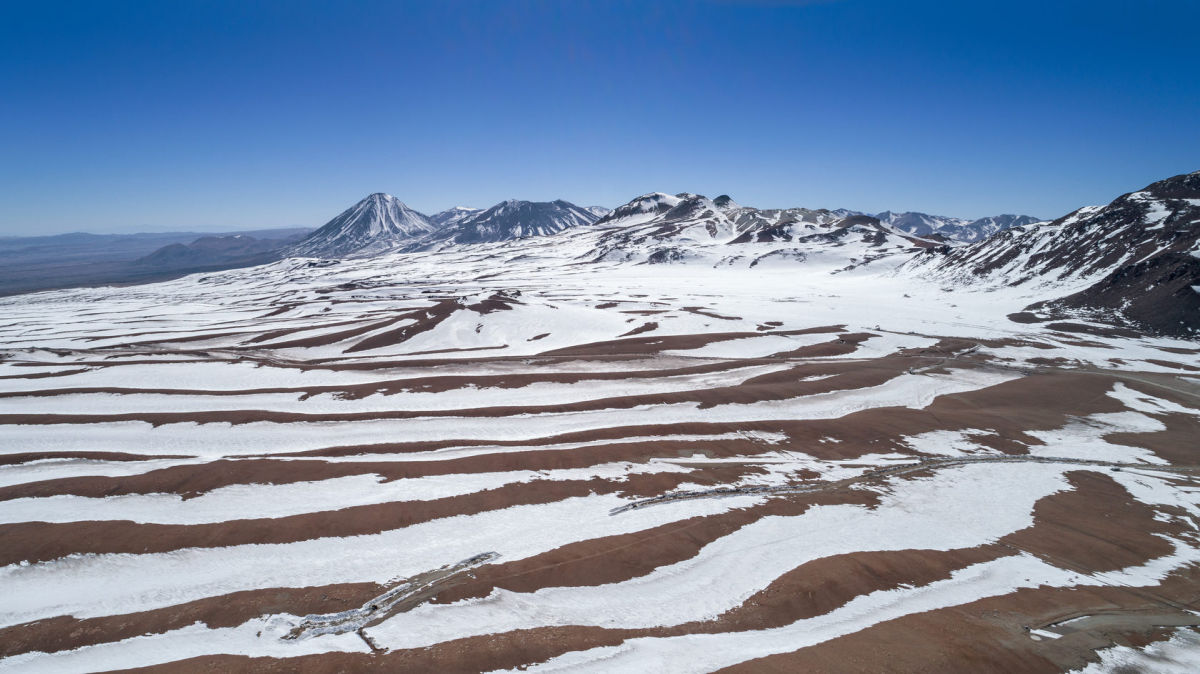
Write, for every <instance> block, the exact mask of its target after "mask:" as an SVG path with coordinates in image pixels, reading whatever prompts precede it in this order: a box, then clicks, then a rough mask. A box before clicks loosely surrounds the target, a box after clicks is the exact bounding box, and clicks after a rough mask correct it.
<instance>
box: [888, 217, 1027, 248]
mask: <svg viewBox="0 0 1200 674" xmlns="http://www.w3.org/2000/svg"><path fill="white" fill-rule="evenodd" d="M875 217H876V218H879V221H880V222H882V223H884V224H887V225H891V226H892V227H895V228H896V229H898V230H900V231H902V232H904V233H906V234H912V235H914V236H923V237H924V236H930V235H933V234H940V235H942V236H944V237H946V238H947V239H950V240H952V241H961V242H963V243H974V242H976V241H982V240H984V239H986V238H988V237H989V236H991V235H993V234H995V233H996V232H999V231H1001V230H1005V229H1008V228H1010V227H1020V226H1024V225H1031V224H1033V223H1035V222H1038V219H1037V218H1035V217H1033V216H1031V215H1011V214H1004V215H994V216H990V217H986V218H979V219H978V220H967V219H965V218H951V217H947V216H944V215H929V214H928V213H916V212H905V213H894V212H892V211H884V212H882V213H878V214H876V216H875Z"/></svg>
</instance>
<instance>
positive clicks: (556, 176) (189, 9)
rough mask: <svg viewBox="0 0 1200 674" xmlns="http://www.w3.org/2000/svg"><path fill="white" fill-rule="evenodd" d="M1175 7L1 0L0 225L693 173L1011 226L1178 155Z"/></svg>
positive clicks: (1188, 77) (611, 196) (159, 225)
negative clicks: (1006, 215) (1012, 215)
mask: <svg viewBox="0 0 1200 674" xmlns="http://www.w3.org/2000/svg"><path fill="white" fill-rule="evenodd" d="M1198 26H1200V2H1196V1H1195V0H1141V1H1139V2H1132V1H1124V0H1122V1H1116V0H1090V1H1087V2H1084V1H1078V2H1075V1H1070V2H1056V1H1055V0H1039V1H1037V2H1022V1H1008V2H984V1H980V2H951V1H949V0H939V1H937V2H933V1H927V0H906V1H900V0H828V1H824V2H811V1H810V2H804V1H795V0H793V1H790V2H789V1H787V0H759V1H754V0H743V1H738V0H724V1H720V0H712V1H708V2H701V1H695V2H682V1H681V2H671V3H651V2H648V1H645V2H642V1H639V2H620V1H617V0H608V1H598V2H586V1H569V0H563V1H561V2H552V1H548V0H547V1H544V2H519V1H513V2H505V1H501V0H489V1H480V2H460V1H454V0H441V1H438V2H433V1H431V2H377V3H376V2H300V1H280V2H214V1H204V2H187V1H184V0H170V1H160V0H155V1H153V2H99V1H88V2H78V3H59V2H53V1H51V0H27V1H22V2H13V1H10V0H0V234H16V235H25V234H43V233H53V232H60V231H79V230H84V231H97V232H100V231H135V230H167V229H209V230H221V229H224V230H228V229H239V228H257V227H271V226H286V225H309V226H317V225H320V224H322V223H323V222H325V221H326V220H328V219H329V218H331V217H333V216H334V215H336V214H337V213H338V212H340V211H341V210H342V209H344V208H346V207H347V206H349V205H350V204H352V203H353V202H355V201H357V200H358V199H359V198H361V197H363V196H365V195H366V194H368V193H371V192H376V191H385V192H389V193H391V194H395V195H396V196H398V197H400V198H401V199H403V200H404V201H406V202H407V203H409V204H410V205H411V206H413V207H414V208H417V209H419V210H423V211H426V212H433V211H437V210H440V209H443V208H447V207H449V206H452V205H456V204H464V205H472V206H488V205H491V204H493V203H495V202H498V201H500V200H502V199H505V198H523V199H532V200H548V199H554V198H563V199H567V200H569V201H573V202H576V203H579V204H581V205H590V204H601V205H607V206H615V205H618V204H620V203H624V202H625V201H628V200H629V199H630V198H632V197H634V196H636V195H638V194H641V193H644V192H648V191H667V192H679V191H692V192H700V193H704V194H708V195H709V196H716V195H718V194H721V193H728V194H730V195H731V196H733V197H734V199H736V200H737V201H739V202H741V203H743V204H747V205H755V206H762V207H777V206H809V207H846V208H854V209H859V210H867V211H878V210H883V209H892V210H923V211H926V212H933V213H940V214H945V215H957V216H964V217H978V216H983V215H988V214H994V213H1000V212H1021V213H1029V214H1032V215H1036V216H1039V217H1052V216H1057V215H1061V214H1063V213H1065V212H1067V211H1069V210H1072V209H1073V208H1075V207H1077V206H1081V205H1084V204H1090V203H1103V202H1107V201H1108V200H1110V199H1111V198H1112V197H1114V196H1116V195H1118V194H1120V193H1122V192H1125V191H1129V190H1132V189H1135V188H1138V187H1141V186H1142V185H1144V184H1146V183H1149V182H1152V181H1154V180H1156V179H1159V178H1163V177H1167V176H1170V175H1174V174H1177V173H1182V172H1187V171H1193V170H1196V169H1200V123H1198V121H1200V75H1198V74H1197V68H1196V64H1197V62H1198V61H1200V53H1198V52H1197V37H1196V36H1197V27H1198Z"/></svg>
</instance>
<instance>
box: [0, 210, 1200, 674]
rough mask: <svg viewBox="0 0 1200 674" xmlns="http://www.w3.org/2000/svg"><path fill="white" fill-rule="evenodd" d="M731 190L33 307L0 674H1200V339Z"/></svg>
mask: <svg viewBox="0 0 1200 674" xmlns="http://www.w3.org/2000/svg"><path fill="white" fill-rule="evenodd" d="M699 199H702V198H697V199H696V200H694V201H695V202H696V203H697V204H699V206H698V208H700V207H702V208H701V210H704V209H708V212H709V214H708V215H697V216H696V218H695V219H694V220H691V221H687V222H685V223H683V224H680V223H674V224H671V223H667V224H671V226H672V227H675V229H673V230H672V233H671V235H670V238H669V239H663V238H662V236H664V235H662V234H661V232H662V231H663V228H664V227H666V226H667V224H664V222H663V221H662V220H661V219H660V218H658V216H657V215H655V213H660V212H662V211H656V210H655V209H657V208H658V207H659V206H660V205H662V206H663V207H664V209H665V208H676V207H678V206H679V204H680V203H682V200H683V198H682V197H670V196H668V195H647V196H646V197H644V198H642V201H641V202H637V204H635V206H637V207H636V208H633V207H631V208H629V209H626V210H625V211H620V210H618V211H617V212H615V215H613V216H608V217H606V218H604V219H602V220H600V221H599V222H598V223H596V224H588V223H589V222H590V221H591V220H594V219H595V215H597V214H593V215H592V217H591V218H590V219H588V218H583V216H579V218H581V219H580V222H579V223H578V224H576V225H575V226H572V227H569V228H567V229H564V230H563V231H560V232H558V233H556V234H553V235H548V236H538V237H530V238H521V239H516V240H512V241H501V242H495V243H480V244H471V245H465V244H455V245H449V244H447V245H445V246H442V247H440V248H439V249H437V250H433V251H425V252H407V253H406V252H398V253H396V252H393V253H389V254H386V255H382V256H378V257H370V258H353V259H343V260H337V261H330V260H317V259H315V258H300V257H296V258H289V259H285V260H283V261H280V262H276V263H273V264H269V265H264V266H260V267H253V268H247V269H238V270H230V271H223V272H217V273H209V274H200V275H193V276H188V277H185V278H181V279H177V280H174V281H168V282H162V283H155V284H151V285H142V286H133V287H121V288H116V287H112V288H107V287H105V288H87V289H74V290H61V291H53V292H43V293H36V294H29V295H20V296H15V297H7V298H0V671H13V672H74V671H78V672H84V671H107V670H113V669H123V668H135V667H150V666H161V667H163V668H164V670H167V669H169V670H171V671H201V670H217V671H235V670H246V669H257V668H267V667H276V668H278V669H280V670H286V671H310V670H316V671H357V670H362V669H372V668H377V669H381V670H384V671H481V670H505V671H507V670H512V671H518V670H520V671H605V672H611V671H629V672H646V671H696V672H708V671H716V670H720V669H723V668H735V669H736V668H738V667H742V668H743V669H742V670H741V671H764V670H789V671H806V670H821V669H822V668H825V667H828V666H829V663H839V662H840V663H851V664H853V667H852V668H851V669H852V670H853V671H880V670H881V669H885V668H887V667H888V666H889V665H892V666H894V667H895V670H896V671H920V670H921V668H922V667H923V666H926V665H929V666H932V665H931V663H940V666H942V668H945V667H946V666H947V663H951V664H954V663H967V664H965V665H964V667H966V668H968V669H970V670H971V671H1016V670H1020V671H1067V670H1070V669H1072V668H1076V669H1081V670H1082V671H1087V672H1107V671H1123V670H1122V669H1121V668H1122V667H1144V668H1146V669H1147V671H1191V670H1190V669H1188V668H1187V666H1188V665H1189V664H1190V665H1191V666H1192V667H1193V668H1194V665H1195V662H1194V660H1195V658H1194V657H1192V656H1193V655H1194V651H1195V647H1196V644H1195V640H1196V637H1195V634H1194V632H1191V631H1189V628H1188V625H1195V624H1200V617H1197V616H1196V614H1193V613H1190V611H1191V610H1192V609H1196V608H1197V607H1196V606H1195V605H1194V604H1193V603H1191V602H1193V600H1194V597H1195V596H1197V595H1196V593H1197V588H1198V584H1197V581H1198V579H1200V577H1198V575H1197V574H1198V569H1200V566H1198V564H1200V483H1198V482H1197V471H1198V470H1200V455H1197V450H1198V449H1200V442H1198V440H1200V377H1198V375H1200V350H1198V349H1197V345H1196V343H1195V342H1192V341H1188V340H1183V339H1172V338H1165V337H1153V336H1147V335H1142V334H1128V333H1126V332H1112V331H1108V330H1106V328H1105V324H1103V323H1099V322H1093V321H1089V320H1088V319H1087V318H1086V317H1085V318H1079V319H1077V320H1076V321H1074V322H1075V323H1077V324H1078V325H1081V326H1083V328H1081V329H1082V330H1084V332H1081V331H1080V330H1081V329H1079V328H1077V329H1064V328H1063V327H1062V326H1061V325H1059V326H1057V327H1056V326H1055V324H1053V323H1049V322H1046V321H1042V322H1032V323H1031V322H1016V321H1015V320H1013V319H1010V318H1009V315H1010V314H1017V313H1018V312H1022V311H1023V310H1024V309H1025V307H1027V306H1028V305H1030V304H1031V303H1032V302H1035V301H1037V300H1039V299H1044V298H1045V297H1046V293H1047V292H1048V291H1047V286H1046V285H1045V284H1040V285H1037V284H1030V285H1028V286H1026V285H1018V286H1015V287H1011V286H1005V285H1003V284H995V283H986V282H985V283H958V282H954V281H953V280H948V278H947V277H946V276H945V275H940V274H933V273H930V272H929V271H928V269H927V267H926V266H922V265H909V264H906V262H908V261H909V260H910V259H912V257H913V256H914V255H919V254H920V253H919V249H920V247H922V246H925V245H926V244H928V242H927V241H923V240H920V239H917V238H915V237H907V238H906V236H905V235H903V233H902V232H899V231H897V230H896V229H895V228H894V227H890V226H889V227H884V228H882V229H871V228H869V227H866V228H864V227H860V226H859V225H854V226H849V227H846V231H844V232H843V231H841V230H838V231H837V232H834V234H836V236H834V235H830V236H827V237H825V234H826V233H827V231H826V230H825V229H822V227H824V226H825V224H828V222H831V221H832V220H831V218H832V216H829V215H828V212H825V213H826V215H811V213H817V212H811V213H810V215H811V218H812V219H811V221H804V220H797V221H796V222H795V223H793V224H792V225H789V226H790V227H792V228H793V229H792V230H790V231H791V233H790V234H789V235H788V236H789V237H790V238H788V239H787V240H762V241H758V240H755V241H743V242H740V243H733V242H734V241H735V240H736V239H737V237H739V236H740V235H741V234H742V233H743V231H742V230H741V229H740V225H739V224H738V222H739V220H738V218H739V217H740V216H739V212H740V211H738V209H739V208H741V207H737V206H736V204H733V205H732V206H722V207H718V206H716V205H712V206H709V205H708V204H713V202H710V201H708V200H704V201H699ZM381 203H382V202H381ZM638 204H640V205H638ZM385 205H386V204H385ZM1152 205H1153V206H1154V207H1155V208H1157V207H1158V206H1159V204H1158V203H1157V202H1155V203H1154V204H1152ZM402 206H403V205H402V204H399V205H395V204H393V205H388V206H387V207H388V209H390V210H388V212H389V213H391V215H390V216H389V217H391V218H392V220H390V221H389V222H390V225H389V226H390V227H393V228H404V227H410V228H411V227H418V229H420V227H421V226H423V225H421V223H420V222H417V221H411V222H410V221H408V220H405V219H404V218H407V217H408V216H407V215H405V212H404V210H403V208H401V207H402ZM722 209H724V210H722ZM718 211H720V213H719V214H717V215H713V214H712V213H716V212H718ZM1153 215H1154V217H1155V218H1156V219H1155V220H1154V222H1155V223H1161V222H1162V221H1163V220H1164V218H1165V217H1166V214H1164V213H1159V212H1158V211H1157V210H1155V211H1154V213H1153ZM402 216H403V217H402ZM771 217H774V218H776V220H775V221H773V222H776V223H777V224H778V223H780V222H783V221H782V220H781V219H780V218H781V217H782V216H780V215H779V214H775V215H772V216H771ZM805 217H809V216H805ZM622 218H624V219H622ZM822 218H824V220H822ZM584 220H587V222H584ZM414 223H415V224H414ZM822 223H825V224H822ZM781 226H782V225H781ZM379 231H380V232H383V231H384V230H379ZM422 231H423V230H422ZM818 235H820V236H818ZM814 237H816V238H814ZM821 237H825V238H821ZM664 246H669V247H670V248H671V250H672V251H673V252H670V254H669V255H668V254H664V253H662V250H663V247H664ZM389 250H390V248H389ZM662 259H666V260H667V261H669V262H672V263H670V264H648V262H655V261H661V260H662ZM1047 283H1051V282H1049V281H1048V282H1047ZM1057 283H1058V285H1056V286H1054V292H1056V293H1058V294H1059V295H1062V294H1066V293H1069V292H1072V291H1073V290H1075V289H1077V288H1078V287H1081V286H1079V285H1078V284H1079V283H1080V281H1079V279H1078V278H1075V277H1068V278H1065V279H1064V280H1061V282H1057ZM487 553H495V554H496V555H497V556H496V557H495V558H494V559H493V558H491V557H484V558H481V559H484V560H485V561H483V562H481V563H473V564H474V565H466V566H464V567H463V568H466V567H467V566H469V567H470V568H469V571H461V572H460V571H455V570H453V569H454V568H457V567H453V565H456V564H458V563H460V562H464V560H472V559H475V558H476V557H477V556H479V555H486V554H487ZM447 569H450V570H447ZM404 583H409V584H410V585H411V587H412V588H415V589H412V590H411V595H404V596H403V598H402V600H400V601H397V602H391V603H388V604H387V605H386V606H384V605H383V604H381V603H379V602H378V600H377V599H376V598H377V597H380V596H383V595H384V594H385V593H387V592H389V591H390V590H392V589H394V588H397V587H401V586H403V584H404ZM405 587H408V586H405ZM406 591H409V590H406ZM389 596H390V595H389ZM372 606H374V607H375V608H372ZM360 609H361V611H359V610H360ZM356 611H357V612H356ZM343 612H350V613H353V614H354V615H356V616H366V617H365V618H363V619H361V620H360V622H355V623H353V624H351V623H350V622H347V621H345V620H343V618H338V617H337V615H338V614H342V613H343ZM1149 614H1153V615H1154V616H1156V617H1155V618H1154V620H1158V621H1160V622H1162V621H1163V620H1167V622H1166V623H1163V624H1169V625H1172V626H1173V627H1172V630H1169V631H1163V630H1161V629H1158V628H1154V627H1153V625H1152V623H1153V622H1154V620H1150V619H1149V618H1146V616H1147V615H1149ZM347 615H349V613H348V614H347ZM1092 615H1102V616H1104V625H1105V627H1104V630H1106V631H1103V632H1102V633H1101V632H1098V631H1095V630H1093V631H1090V632H1089V631H1087V630H1083V631H1079V632H1074V633H1071V634H1066V635H1063V636H1061V638H1048V637H1043V636H1039V635H1045V634H1054V635H1056V636H1057V635H1058V633H1057V632H1054V631H1053V629H1054V628H1053V626H1054V625H1056V624H1058V623H1060V622H1062V621H1064V620H1068V619H1073V618H1076V617H1079V616H1092ZM305 616H309V617H308V618H307V619H306V618H305ZM314 616H317V617H314ZM321 616H324V617H321ZM329 616H333V617H329ZM1162 616H1167V618H1163V617H1162ZM322 621H324V622H322ZM315 623H321V624H326V623H328V624H331V625H334V627H331V628H329V629H327V630H326V631H324V632H321V631H318V630H312V629H310V626H311V625H312V624H315ZM343 623H345V625H348V626H345V625H343ZM1097 629H1098V628H1097ZM1156 630H1157V631H1156ZM1174 630H1178V631H1174ZM1030 635H1033V636H1037V637H1038V638H1037V639H1033V638H1031V636H1030ZM878 644H883V646H880V647H879V648H874V647H873V645H878ZM972 653H976V655H972ZM972 658H973V659H972ZM1168 659H1169V660H1170V661H1171V662H1173V663H1176V664H1172V665H1171V666H1172V667H1176V669H1169V668H1167V667H1166V666H1165V665H1164V666H1163V668H1162V669H1161V670H1156V668H1157V667H1158V666H1159V663H1162V662H1166V661H1167V660H1168ZM854 667H856V668H857V669H853V668H854ZM934 668H936V667H934ZM953 668H954V667H952V666H951V669H953Z"/></svg>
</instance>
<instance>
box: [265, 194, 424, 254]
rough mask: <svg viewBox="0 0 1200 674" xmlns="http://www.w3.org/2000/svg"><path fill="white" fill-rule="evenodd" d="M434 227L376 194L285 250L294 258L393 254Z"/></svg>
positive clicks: (396, 201)
mask: <svg viewBox="0 0 1200 674" xmlns="http://www.w3.org/2000/svg"><path fill="white" fill-rule="evenodd" d="M435 229H437V226H436V225H435V224H434V223H433V222H431V221H430V219H429V218H428V217H427V216H425V215H424V214H422V213H418V212H417V211H414V210H413V209H411V208H409V207H408V206H406V205H405V204H404V202H403V201H400V200H399V199H397V198H396V197H393V196H392V195H390V194H384V193H382V192H377V193H375V194H372V195H370V196H368V197H367V198H365V199H363V200H362V201H360V202H358V203H357V204H355V205H353V206H351V207H350V208H348V209H346V210H345V211H343V212H342V214H341V215H339V216H337V217H336V218H334V219H333V220H330V221H329V222H328V223H327V224H325V226H323V227H321V228H320V229H318V230H317V231H315V232H313V233H312V234H310V235H308V236H307V237H306V238H305V239H304V240H303V241H301V242H300V243H298V244H296V245H295V246H293V247H292V248H290V249H288V251H287V255H289V256H294V257H350V256H356V257H362V256H370V255H378V254H380V253H385V252H387V251H390V250H395V249H396V248H399V247H400V246H402V245H403V244H405V243H407V242H409V241H411V240H413V239H416V238H419V237H421V236H423V235H426V234H429V233H430V232H433V231H434V230H435Z"/></svg>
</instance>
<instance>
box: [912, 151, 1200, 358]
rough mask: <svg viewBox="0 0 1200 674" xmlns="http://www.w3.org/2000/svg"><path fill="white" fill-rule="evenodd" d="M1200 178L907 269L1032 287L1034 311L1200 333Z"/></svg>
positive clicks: (933, 253)
mask: <svg viewBox="0 0 1200 674" xmlns="http://www.w3.org/2000/svg"><path fill="white" fill-rule="evenodd" d="M1198 256H1200V171H1198V172H1195V173H1188V174H1183V175H1178V176H1175V177H1173V178H1168V179H1166V180H1161V181H1159V182H1156V183H1154V184H1152V185H1149V186H1147V187H1146V188H1144V189H1141V190H1138V191H1137V192H1131V193H1129V194H1125V195H1122V196H1120V197H1118V198H1116V199H1114V200H1113V201H1112V203H1110V204H1108V205H1107V206H1088V207H1085V208H1081V209H1079V210H1076V211H1074V212H1072V213H1070V214H1068V215H1066V216H1064V217H1061V218H1059V219H1057V220H1054V221H1053V222H1049V223H1044V224H1037V225H1031V226H1022V227H1013V228H1011V229H1008V230H1005V231H1003V232H1000V233H998V234H996V235H995V236H993V237H991V238H989V239H987V240H985V241H982V242H980V243H978V244H975V245H972V246H967V247H963V248H957V249H951V248H948V247H944V248H937V249H932V250H930V251H928V252H927V253H926V254H924V255H922V256H920V257H918V258H917V259H915V260H913V261H912V262H911V263H909V264H908V265H906V267H907V268H908V269H910V270H913V271H917V272H920V273H927V274H933V275H935V276H938V277H940V278H942V279H945V280H946V281H949V282H957V283H965V284H976V283H991V284H997V285H1007V286H1020V285H1026V286H1029V287H1034V288H1041V289H1044V290H1045V293H1046V294H1047V295H1048V296H1049V297H1048V299H1046V300H1044V301H1041V302H1038V303H1037V304H1035V305H1033V306H1032V307H1031V309H1035V310H1037V309H1040V310H1044V311H1046V312H1049V313H1051V314H1054V313H1061V312H1065V311H1072V310H1073V311H1080V312H1084V313H1093V314H1105V315H1108V316H1109V317H1111V318H1115V319H1119V320H1125V321H1128V322H1130V323H1132V324H1134V325H1135V326H1137V327H1140V328H1142V329H1146V330H1151V331H1154V332H1158V333H1162V334H1167V335H1177V336H1191V335H1195V334H1196V333H1197V332H1200V296H1198V295H1197V292H1196V290H1195V288H1196V287H1197V286H1200V259H1197V257H1198Z"/></svg>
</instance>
